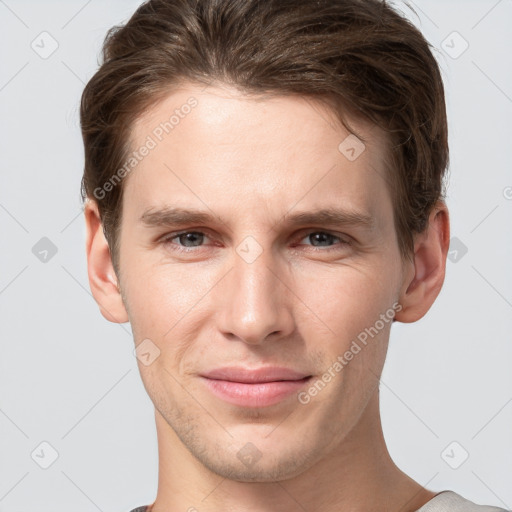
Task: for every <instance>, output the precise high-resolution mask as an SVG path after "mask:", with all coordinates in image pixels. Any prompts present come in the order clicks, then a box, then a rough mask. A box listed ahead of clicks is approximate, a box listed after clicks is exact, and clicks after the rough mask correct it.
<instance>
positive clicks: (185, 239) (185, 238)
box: [180, 233, 201, 246]
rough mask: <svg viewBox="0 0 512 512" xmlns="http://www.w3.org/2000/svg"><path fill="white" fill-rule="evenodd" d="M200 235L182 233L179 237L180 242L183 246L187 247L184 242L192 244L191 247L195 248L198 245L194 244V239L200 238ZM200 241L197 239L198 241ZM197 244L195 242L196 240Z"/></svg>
mask: <svg viewBox="0 0 512 512" xmlns="http://www.w3.org/2000/svg"><path fill="white" fill-rule="evenodd" d="M200 236H201V235H200V233H184V234H183V235H181V237H180V238H181V240H180V241H181V242H182V243H183V245H187V243H186V242H192V246H195V245H198V244H194V237H200ZM200 240H201V239H200V238H199V241H200ZM196 242H197V240H196Z"/></svg>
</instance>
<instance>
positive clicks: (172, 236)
mask: <svg viewBox="0 0 512 512" xmlns="http://www.w3.org/2000/svg"><path fill="white" fill-rule="evenodd" d="M191 233H193V234H195V235H204V236H206V237H208V235H207V234H206V233H204V232H202V231H180V232H178V233H169V234H168V235H165V236H164V237H163V238H161V239H160V243H162V244H163V245H166V246H168V247H169V246H170V247H172V250H173V251H178V252H185V253H190V252H195V251H196V250H197V249H200V248H202V247H204V246H202V245H199V246H195V247H184V246H179V245H177V244H173V243H171V241H172V240H174V239H175V238H179V237H180V236H182V235H187V234H191ZM312 234H322V235H328V236H330V237H333V238H334V239H337V240H339V242H340V243H339V246H341V247H344V246H346V245H350V242H349V241H348V240H347V239H345V238H342V237H340V236H338V235H335V234H334V233H331V232H329V231H321V230H318V229H311V230H309V231H305V232H302V233H301V235H302V236H301V238H300V240H303V239H304V238H306V237H307V236H309V235H312ZM310 247H311V248H312V249H313V250H314V251H321V252H329V251H334V250H337V249H339V247H337V246H332V247H327V246H321V247H315V246H310Z"/></svg>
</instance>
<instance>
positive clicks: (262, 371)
mask: <svg viewBox="0 0 512 512" xmlns="http://www.w3.org/2000/svg"><path fill="white" fill-rule="evenodd" d="M201 376H202V377H206V378H208V379H216V380H227V381H231V382H246V383H256V382H274V381H278V380H301V379H304V378H306V377H310V375H307V374H305V373H301V372H297V371H295V370H291V369H290V368H282V367H279V366H267V367H261V368H253V369H251V368H242V367H240V366H229V367H224V368H216V369H215V370H211V371H209V372H207V373H203V374H201Z"/></svg>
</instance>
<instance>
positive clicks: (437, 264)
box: [395, 201, 450, 323]
mask: <svg viewBox="0 0 512 512" xmlns="http://www.w3.org/2000/svg"><path fill="white" fill-rule="evenodd" d="M449 244H450V221H449V214H448V209H447V207H446V205H445V204H444V202H442V201H439V202H438V203H437V204H436V206H435V207H434V208H433V210H432V212H431V214H430V216H429V222H428V227H427V228H426V229H425V230H424V231H423V232H422V233H419V234H417V235H416V237H415V242H414V259H413V262H412V263H410V264H408V267H409V272H407V275H406V276H405V279H404V282H403V288H402V292H401V296H400V304H401V305H402V309H401V310H400V312H398V313H397V314H396V316H395V319H396V320H397V321H399V322H404V323H408V322H415V321H417V320H419V319H420V318H422V317H423V316H424V315H425V314H426V313H427V311H428V310H429V309H430V307H431V306H432V304H433V303H434V301H435V300H436V298H437V296H438V295H439V292H440V291H441V288H442V286H443V282H444V276H445V269H446V256H447V254H448V248H449Z"/></svg>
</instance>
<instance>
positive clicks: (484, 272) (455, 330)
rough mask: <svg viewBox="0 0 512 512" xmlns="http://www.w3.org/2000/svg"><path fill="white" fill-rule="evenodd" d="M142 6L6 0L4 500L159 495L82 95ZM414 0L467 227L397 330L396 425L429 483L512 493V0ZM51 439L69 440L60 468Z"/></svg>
mask: <svg viewBox="0 0 512 512" xmlns="http://www.w3.org/2000/svg"><path fill="white" fill-rule="evenodd" d="M138 4H139V2H138V1H133V0H130V1H126V0H124V1H121V0H116V1H110V2H105V1H100V0H90V1H84V0H73V1H66V2H64V1H62V2H57V1H53V2H51V1H46V2H35V1H23V0H17V1H16V0H5V1H3V0H0V44H1V48H2V54H1V55H2V57H1V66H0V109H1V111H0V119H1V128H0V129H1V134H0V135H1V137H0V140H1V166H2V168H1V179H2V182H1V187H0V223H1V224H0V226H1V231H0V232H1V234H2V245H3V250H2V251H1V252H0V308H1V309H0V311H1V317H0V320H1V323H0V325H1V353H0V390H1V394H0V511H4V512H5V511H9V512H18V511H28V510H30V511H41V512H42V511H52V512H59V511H62V512H64V511H66V512H69V511H70V510H73V511H74V512H89V511H95V510H100V511H105V512H107V511H112V512H114V511H115V512H124V511H128V510H130V509H131V508H133V507H135V506H138V505H142V504H148V503H150V502H152V501H153V499H154V497H155V493H156V486H157V445H156V434H155V429H154V417H153V408H152V404H151V402H150V400H149V398H148V397H147V396H146V393H145V390H144V388H143V386H142V383H141V380H140V377H139V374H138V369H137V365H136V359H135V357H134V356H133V341H132V338H131V331H130V327H129V325H128V324H125V325H121V326H120V325H116V324H111V323H108V322H107V321H106V320H104V319H103V317H102V316H101V315H100V313H99V310H98V308H97V305H96V303H95V302H94V300H93V298H92V296H91V294H90V291H89V284H88V279H87V273H86V259H85V250H84V240H85V229H84V222H83V213H82V209H81V203H80V200H79V185H80V178H81V173H82V167H83V149H82V141H81V135H80V132H79V125H78V104H79V98H80V95H81V92H82V90H83V87H84V85H85V83H86V82H87V80H89V78H90V77H91V76H92V74H93V73H94V72H95V70H96V69H97V62H98V61H97V59H98V55H99V50H100V46H101V43H102V41H103V37H104V35H105V33H106V31H107V29H108V28H109V27H111V26H112V25H114V24H118V23H120V22H122V21H125V20H126V19H127V18H128V17H129V16H130V15H131V13H132V12H133V11H134V10H135V8H136V6H137V5H138ZM411 4H412V5H413V6H414V7H415V8H416V11H417V13H418V16H419V17H418V18H417V17H416V16H415V15H414V14H413V13H412V12H411V11H410V10H408V9H407V8H405V7H403V4H400V3H398V4H397V5H399V6H402V7H401V9H402V10H403V11H404V12H405V13H406V15H407V16H408V17H409V18H410V19H411V20H412V21H413V23H415V24H416V25H417V26H418V27H419V28H420V29H421V30H422V32H423V33H424V34H425V36H426V37H427V39H428V40H429V41H430V42H431V43H432V44H433V45H434V46H435V47H436V48H438V50H437V52H436V56H437V58H438V60H439V63H440V65H441V68H442V70H443V75H444V79H445V86H446V94H447V102H448V116H449V128H450V150H451V165H450V186H449V189H448V206H449V208H450V211H451V223H452V236H453V237H456V238H457V239H458V241H455V242H453V244H452V251H451V255H450V258H451V260H453V261H449V262H448V265H447V277H446V282H445V285H444V288H443V291H442V292H441V295H440V297H439V299H438V300H437V302H436V304H435V305H434V306H433V308H432V309H431V310H430V312H429V313H428V314H427V316H426V317H425V318H424V319H422V320H421V321H420V322H418V323H417V324H413V325H403V324H398V325H397V324H395V326H394V327H393V331H392V338H391V344H390V349H389V356H388V361H387V363H386V366H385V369H384V373H383V376H382V385H381V389H382V416H383V425H384V432H385V437H386V440H387V442H388V446H389V450H390V453H391V455H392V457H393V458H394V460H395V461H396V463H397V464H398V465H399V466H400V467H401V468H402V469H403V470H404V471H405V472H406V473H408V474H409V475H411V477H412V478H414V479H415V480H417V481H418V482H420V483H421V484H423V485H425V486H427V487H428V488H430V489H433V490H438V491H441V490H444V489H452V490H454V491H456V492H459V493H460V494H462V495H464V496H466V497H467V498H468V499H471V500H473V501H475V502H477V503H487V504H492V505H497V506H501V507H505V508H512V439H511V434H512V429H511V425H512V372H511V370H510V369H511V362H512V344H511V343H510V341H511V332H512V286H511V285H512V271H511V261H512V236H511V235H512V222H511V221H512V173H511V168H512V166H511V164H512V156H511V152H510V146H511V143H512V139H511V135H512V130H511V128H510V119H511V116H512V59H511V57H510V50H511V48H512V33H511V32H510V31H509V27H510V24H511V22H512V2H511V1H510V0H501V1H496V0H479V1H464V2H463V1H440V0H439V1H425V0H422V1H419V0H417V1H416V2H411ZM43 31H46V32H48V33H49V34H50V36H47V35H40V34H41V33H42V32H43ZM454 31H456V32H457V33H458V35H457V34H453V32H454ZM52 40H55V41H56V42H57V43H58V48H57V49H56V50H55V51H54V53H53V54H51V55H50V56H47V55H43V56H45V57H47V58H42V57H41V56H40V54H41V53H43V52H49V51H50V50H51V49H52V44H55V43H53V42H52ZM443 41H445V42H444V43H443ZM464 41H467V43H468V44H469V47H468V48H467V49H466V50H465V51H464V52H463V53H461V51H462V50H463V49H464V47H465V42H464ZM31 45H33V46H34V47H35V48H37V49H38V51H39V54H38V53H36V51H34V49H33V48H32V47H31ZM459 53H461V54H460V55H459ZM454 57H456V58H454ZM43 237H47V238H48V239H50V240H51V242H52V243H53V244H54V245H55V246H56V249H57V252H56V254H55V255H53V256H52V255H51V252H50V253H48V255H47V260H48V261H46V262H42V261H40V259H39V258H38V257H36V255H35V254H34V253H33V250H32V249H33V247H34V246H36V244H37V243H38V242H39V241H40V239H41V238H43ZM40 243H43V244H44V243H45V242H40ZM46 243H47V242H46ZM462 244H463V245H462ZM464 247H466V248H467V253H465V254H464ZM36 249H38V250H41V248H40V247H39V246H36ZM455 251H456V252H455ZM35 252H36V253H37V250H35ZM39 256H40V257H43V255H42V254H40V255H39ZM42 442H46V443H49V444H50V445H51V447H53V449H54V450H56V452H57V453H58V458H57V459H56V460H55V462H53V464H51V465H50V466H49V467H48V468H47V469H43V468H42V467H41V464H43V465H44V464H49V463H50V462H51V461H52V448H50V447H48V446H47V445H41V443H42ZM453 442H455V443H456V444H452V443H453ZM466 452H467V453H468V454H469V457H468V458H467V460H466V461H464V462H463V463H462V464H461V462H462V461H463V459H464V457H465V453H466ZM449 464H451V466H459V464H460V466H459V467H458V468H457V469H453V468H452V467H450V465H449Z"/></svg>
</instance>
